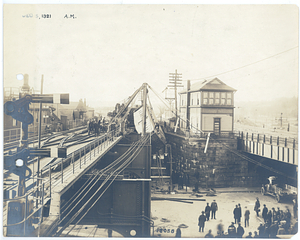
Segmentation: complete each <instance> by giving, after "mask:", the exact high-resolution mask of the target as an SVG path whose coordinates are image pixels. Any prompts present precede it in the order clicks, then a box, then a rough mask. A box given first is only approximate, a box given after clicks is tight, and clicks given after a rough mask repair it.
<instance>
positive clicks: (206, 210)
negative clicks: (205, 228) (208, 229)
mask: <svg viewBox="0 0 300 240" xmlns="http://www.w3.org/2000/svg"><path fill="white" fill-rule="evenodd" d="M205 216H206V221H209V216H210V206H209V203H207V205H206V207H205Z"/></svg>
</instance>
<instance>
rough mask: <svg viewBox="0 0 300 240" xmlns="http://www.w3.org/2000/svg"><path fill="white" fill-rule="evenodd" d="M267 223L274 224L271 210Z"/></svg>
mask: <svg viewBox="0 0 300 240" xmlns="http://www.w3.org/2000/svg"><path fill="white" fill-rule="evenodd" d="M267 222H269V223H270V224H271V223H272V211H271V210H270V211H269V212H268V214H267Z"/></svg>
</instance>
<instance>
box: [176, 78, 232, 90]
mask: <svg viewBox="0 0 300 240" xmlns="http://www.w3.org/2000/svg"><path fill="white" fill-rule="evenodd" d="M203 90H208V91H210V90H211V91H236V89H234V88H232V87H229V86H228V85H226V84H225V83H224V82H222V81H221V80H220V79H218V78H214V79H212V80H209V81H207V80H204V81H203V82H197V83H195V84H193V85H192V86H191V88H190V90H189V91H188V92H198V91H203ZM186 92H187V90H186V89H185V90H184V91H182V92H181V93H186Z"/></svg>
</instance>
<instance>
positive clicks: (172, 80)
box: [168, 69, 183, 121]
mask: <svg viewBox="0 0 300 240" xmlns="http://www.w3.org/2000/svg"><path fill="white" fill-rule="evenodd" d="M169 84H170V85H168V87H169V88H174V93H175V115H176V121H177V117H178V110H177V88H178V87H183V85H182V73H177V69H175V73H169Z"/></svg>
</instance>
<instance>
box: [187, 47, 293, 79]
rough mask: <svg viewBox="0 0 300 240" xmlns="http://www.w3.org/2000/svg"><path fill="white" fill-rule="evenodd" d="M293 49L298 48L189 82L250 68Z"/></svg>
mask: <svg viewBox="0 0 300 240" xmlns="http://www.w3.org/2000/svg"><path fill="white" fill-rule="evenodd" d="M295 48H298V46H296V47H293V48H290V49H287V50H285V51H283V52H280V53H277V54H275V55H272V56H269V57H267V58H264V59H261V60H258V61H255V62H252V63H249V64H246V65H244V66H241V67H238V68H234V69H232V70H228V71H225V72H221V73H218V74H214V75H211V76H208V77H203V78H197V79H191V80H190V81H196V80H202V79H205V78H211V77H215V76H218V75H222V74H225V73H229V72H233V71H236V70H239V69H241V68H244V67H248V66H251V65H253V64H256V63H259V62H262V61H265V60H267V59H269V58H273V57H276V56H278V55H280V54H283V53H286V52H288V51H291V50H293V49H295ZM183 81H188V80H183Z"/></svg>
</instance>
